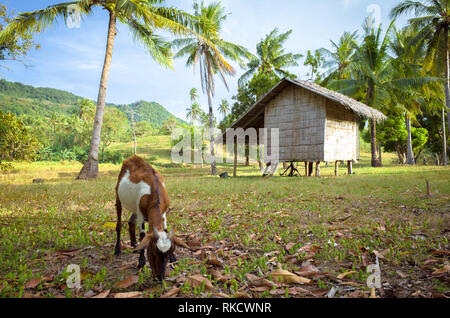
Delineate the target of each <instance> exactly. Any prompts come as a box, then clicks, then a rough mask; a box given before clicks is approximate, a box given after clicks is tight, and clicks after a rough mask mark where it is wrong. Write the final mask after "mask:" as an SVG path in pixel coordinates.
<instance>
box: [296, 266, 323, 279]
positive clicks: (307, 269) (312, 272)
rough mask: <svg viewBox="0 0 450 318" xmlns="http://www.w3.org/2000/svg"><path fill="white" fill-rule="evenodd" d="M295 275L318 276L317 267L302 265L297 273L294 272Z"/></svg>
mask: <svg viewBox="0 0 450 318" xmlns="http://www.w3.org/2000/svg"><path fill="white" fill-rule="evenodd" d="M295 274H297V275H298V276H304V277H307V276H316V275H318V274H320V271H319V269H318V268H317V267H315V266H314V265H312V264H307V265H303V266H302V267H300V269H299V270H298V271H295Z"/></svg>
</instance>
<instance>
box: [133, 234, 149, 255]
mask: <svg viewBox="0 0 450 318" xmlns="http://www.w3.org/2000/svg"><path fill="white" fill-rule="evenodd" d="M151 240H152V236H151V235H149V234H147V235H146V236H145V237H144V239H143V240H142V241H141V243H139V245H138V246H137V247H136V248H135V249H134V250H135V251H142V250H143V249H146V248H147V247H148V246H149V245H150V241H151Z"/></svg>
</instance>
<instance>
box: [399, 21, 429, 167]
mask: <svg viewBox="0 0 450 318" xmlns="http://www.w3.org/2000/svg"><path fill="white" fill-rule="evenodd" d="M394 31H395V34H394V36H393V39H392V41H391V50H392V52H393V54H394V60H393V66H394V73H395V74H394V77H395V78H413V77H417V78H419V77H420V74H421V71H422V66H421V65H422V62H423V57H424V50H423V49H422V47H421V46H420V45H417V43H416V41H415V38H416V37H417V31H416V30H415V29H413V28H412V27H405V28H403V29H402V30H400V31H398V30H397V29H395V28H394ZM421 90H422V89H413V88H406V89H396V88H395V87H393V92H392V94H391V96H392V97H393V98H392V101H393V102H394V103H395V104H396V105H395V106H399V108H400V112H401V113H403V115H404V117H405V124H406V130H407V132H408V137H407V143H406V164H409V165H414V164H415V160H414V152H413V148H412V134H411V120H415V117H416V115H418V114H420V113H421V109H420V102H419V100H420V99H422V97H423V94H422V92H421Z"/></svg>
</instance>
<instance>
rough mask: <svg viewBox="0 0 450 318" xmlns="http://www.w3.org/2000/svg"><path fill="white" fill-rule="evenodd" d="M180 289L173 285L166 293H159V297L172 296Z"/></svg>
mask: <svg viewBox="0 0 450 318" xmlns="http://www.w3.org/2000/svg"><path fill="white" fill-rule="evenodd" d="M179 291H180V289H179V288H177V287H175V288H173V289H171V290H169V291H168V292H167V293H165V294H163V295H161V298H173V297H176V296H177V295H178V292H179Z"/></svg>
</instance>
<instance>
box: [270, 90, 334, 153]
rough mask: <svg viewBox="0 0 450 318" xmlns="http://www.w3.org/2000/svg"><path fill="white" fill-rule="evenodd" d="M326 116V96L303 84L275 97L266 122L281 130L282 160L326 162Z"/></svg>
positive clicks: (271, 126) (271, 102)
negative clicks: (324, 160)
mask: <svg viewBox="0 0 450 318" xmlns="http://www.w3.org/2000/svg"><path fill="white" fill-rule="evenodd" d="M325 116H326V112H325V104H324V102H323V98H322V97H321V96H320V95H317V94H314V93H312V92H310V91H308V90H306V89H303V88H300V87H294V86H290V87H287V88H285V89H284V90H283V91H282V92H281V93H280V94H278V96H277V97H275V98H274V99H272V100H271V101H270V102H269V104H268V105H267V106H266V109H265V116H264V117H265V118H264V121H265V123H264V124H265V127H266V128H269V129H270V128H279V129H280V161H286V162H287V161H296V162H299V161H314V162H316V161H323V157H324V134H325ZM268 141H270V138H268Z"/></svg>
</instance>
